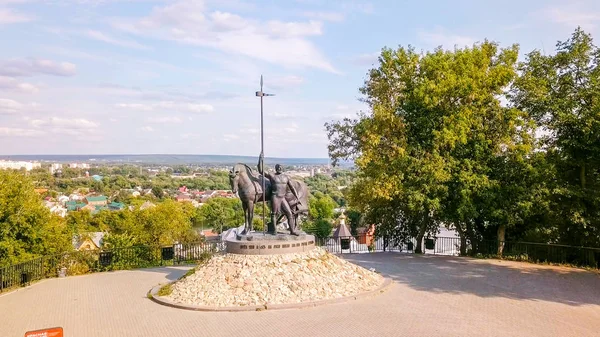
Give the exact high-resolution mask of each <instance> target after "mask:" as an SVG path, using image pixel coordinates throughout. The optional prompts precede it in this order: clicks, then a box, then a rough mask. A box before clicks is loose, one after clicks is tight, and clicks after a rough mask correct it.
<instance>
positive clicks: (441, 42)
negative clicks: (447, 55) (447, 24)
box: [418, 27, 476, 49]
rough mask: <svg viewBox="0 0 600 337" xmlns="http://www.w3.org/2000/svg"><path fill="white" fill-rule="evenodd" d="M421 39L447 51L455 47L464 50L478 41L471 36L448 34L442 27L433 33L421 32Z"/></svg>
mask: <svg viewBox="0 0 600 337" xmlns="http://www.w3.org/2000/svg"><path fill="white" fill-rule="evenodd" d="M418 35H419V39H420V40H421V41H423V42H425V43H426V44H427V45H429V46H432V47H438V46H442V47H444V48H446V49H453V48H454V47H455V46H456V47H458V48H464V47H466V46H469V47H470V46H472V45H473V44H474V43H475V41H476V39H475V38H473V37H470V36H464V35H457V34H452V33H449V32H447V31H446V30H445V29H443V28H441V27H436V28H435V29H434V30H433V31H431V32H425V31H421V32H419V34H418Z"/></svg>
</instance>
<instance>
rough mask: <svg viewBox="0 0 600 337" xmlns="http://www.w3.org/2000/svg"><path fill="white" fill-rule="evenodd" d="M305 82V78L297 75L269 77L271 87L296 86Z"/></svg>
mask: <svg viewBox="0 0 600 337" xmlns="http://www.w3.org/2000/svg"><path fill="white" fill-rule="evenodd" d="M302 83H304V78H302V77H300V76H295V75H288V76H280V77H273V78H269V83H268V84H269V87H271V88H273V89H285V88H289V87H295V86H298V85H300V84H302Z"/></svg>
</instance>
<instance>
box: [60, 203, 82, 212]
mask: <svg viewBox="0 0 600 337" xmlns="http://www.w3.org/2000/svg"><path fill="white" fill-rule="evenodd" d="M85 206H86V204H85V203H83V202H78V201H77V200H70V201H67V202H65V207H66V208H67V211H69V212H71V211H78V210H80V209H82V208H84V207H85Z"/></svg>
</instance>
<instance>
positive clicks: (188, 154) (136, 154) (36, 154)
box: [0, 153, 330, 160]
mask: <svg viewBox="0 0 600 337" xmlns="http://www.w3.org/2000/svg"><path fill="white" fill-rule="evenodd" d="M10 156H31V157H34V156H216V157H251V158H258V157H259V155H242V154H204V153H203V154H192V153H175V154H171V153H92V154H90V153H80V154H63V153H47V154H41V153H35V154H31V153H26V154H0V157H10ZM265 158H274V159H327V160H330V158H329V157H277V156H266V157H265Z"/></svg>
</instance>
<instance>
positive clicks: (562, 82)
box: [511, 28, 600, 246]
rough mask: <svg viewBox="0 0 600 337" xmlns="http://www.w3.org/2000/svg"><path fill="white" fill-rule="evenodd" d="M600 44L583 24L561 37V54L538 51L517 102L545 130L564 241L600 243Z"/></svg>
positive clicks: (525, 67)
mask: <svg viewBox="0 0 600 337" xmlns="http://www.w3.org/2000/svg"><path fill="white" fill-rule="evenodd" d="M599 63H600V49H599V48H598V47H596V46H595V45H594V44H593V40H592V37H591V35H589V34H587V33H585V32H584V31H583V30H582V29H581V28H578V29H576V30H575V31H574V33H573V34H572V36H571V38H570V39H568V40H567V41H563V42H558V43H557V45H556V54H554V55H544V54H542V53H541V52H540V51H537V50H536V51H533V52H531V53H529V54H528V55H527V59H526V60H525V62H523V63H522V64H521V67H520V71H521V74H522V75H521V76H520V77H519V78H518V79H517V81H515V85H514V87H513V90H512V92H511V94H512V95H511V102H512V104H513V105H514V106H515V107H517V108H519V109H522V110H524V111H526V112H528V113H529V115H530V116H531V117H532V118H533V119H534V120H535V121H536V122H537V126H538V127H539V130H540V131H541V134H542V135H543V136H542V137H541V142H540V143H541V145H542V146H543V150H544V153H545V155H546V159H547V161H548V163H549V164H550V165H549V166H548V169H552V170H554V173H551V174H549V175H548V176H551V177H554V178H555V180H548V181H547V188H548V189H550V190H552V191H553V192H552V194H551V204H552V205H551V206H550V209H551V210H552V219H553V221H554V225H555V227H556V228H557V230H558V234H559V235H558V238H557V239H558V241H559V242H561V243H566V244H573V245H590V246H597V245H599V244H600V114H599V113H598V111H600V100H599V99H598V97H600V67H599Z"/></svg>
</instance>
